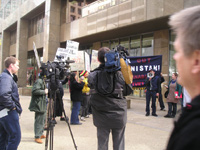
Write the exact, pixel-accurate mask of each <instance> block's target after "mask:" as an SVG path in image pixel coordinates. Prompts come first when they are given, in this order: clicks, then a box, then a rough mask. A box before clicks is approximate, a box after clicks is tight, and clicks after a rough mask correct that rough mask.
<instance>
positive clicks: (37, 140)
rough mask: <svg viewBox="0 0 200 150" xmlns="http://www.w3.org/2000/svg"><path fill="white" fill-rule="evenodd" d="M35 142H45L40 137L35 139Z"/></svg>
mask: <svg viewBox="0 0 200 150" xmlns="http://www.w3.org/2000/svg"><path fill="white" fill-rule="evenodd" d="M35 142H36V143H39V144H42V143H43V142H42V140H41V139H40V138H37V139H35Z"/></svg>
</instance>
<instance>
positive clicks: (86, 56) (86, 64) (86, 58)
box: [85, 52, 90, 72]
mask: <svg viewBox="0 0 200 150" xmlns="http://www.w3.org/2000/svg"><path fill="white" fill-rule="evenodd" d="M85 70H86V71H88V72H90V55H89V54H88V53H87V52H85Z"/></svg>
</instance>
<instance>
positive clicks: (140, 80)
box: [128, 55, 162, 89]
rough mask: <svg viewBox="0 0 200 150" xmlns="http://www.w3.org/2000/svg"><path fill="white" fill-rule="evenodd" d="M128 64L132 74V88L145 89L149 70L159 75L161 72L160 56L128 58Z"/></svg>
mask: <svg viewBox="0 0 200 150" xmlns="http://www.w3.org/2000/svg"><path fill="white" fill-rule="evenodd" d="M128 62H129V64H130V65H131V71H132V73H133V82H132V86H133V88H134V87H135V88H137V89H143V88H144V87H145V80H146V77H147V73H148V72H149V70H151V69H154V70H155V71H156V74H160V73H161V71H162V55H156V56H140V57H128Z"/></svg>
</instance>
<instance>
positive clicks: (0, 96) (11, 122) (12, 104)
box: [0, 57, 22, 150]
mask: <svg viewBox="0 0 200 150" xmlns="http://www.w3.org/2000/svg"><path fill="white" fill-rule="evenodd" d="M4 62H5V67H6V69H5V70H4V71H3V73H2V74H1V75H0V149H2V150H5V149H6V150H17V147H18V145H19V143H20V140H21V129H20V125H19V114H21V112H22V108H21V105H20V103H19V94H18V88H17V84H16V83H15V81H14V80H13V73H16V72H17V71H18V69H19V60H18V59H16V58H15V57H7V58H6V59H5V61H4Z"/></svg>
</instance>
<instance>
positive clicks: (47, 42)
mask: <svg viewBox="0 0 200 150" xmlns="http://www.w3.org/2000/svg"><path fill="white" fill-rule="evenodd" d="M60 13H61V0H46V2H45V27H44V49H43V61H44V62H47V61H48V60H49V61H53V60H54V58H55V54H56V51H57V48H58V47H60Z"/></svg>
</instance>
